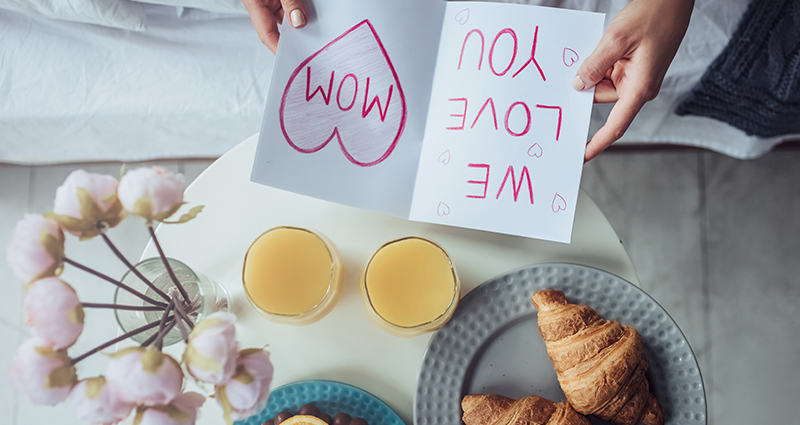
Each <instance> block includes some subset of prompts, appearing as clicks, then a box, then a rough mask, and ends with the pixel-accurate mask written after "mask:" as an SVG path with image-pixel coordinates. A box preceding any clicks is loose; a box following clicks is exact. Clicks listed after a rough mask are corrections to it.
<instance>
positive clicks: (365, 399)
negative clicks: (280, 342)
mask: <svg viewBox="0 0 800 425" xmlns="http://www.w3.org/2000/svg"><path fill="white" fill-rule="evenodd" d="M308 403H313V404H314V405H315V406H317V408H318V409H319V410H321V411H322V412H325V413H327V414H329V415H331V416H334V415H336V414H337V413H346V414H348V415H350V416H352V417H354V418H355V417H359V418H363V419H364V420H365V421H367V423H368V424H369V425H405V424H404V423H403V421H402V420H401V419H400V417H399V416H397V413H395V412H394V411H393V410H392V409H391V408H390V407H389V406H388V405H387V404H386V403H384V402H383V401H381V399H379V398H378V397H375V396H374V395H372V394H370V393H368V392H366V391H364V390H362V389H361V388H358V387H355V386H353V385H349V384H345V383H342V382H336V381H298V382H293V383H291V384H286V385H283V386H281V387H278V388H276V389H274V390H273V391H272V393H271V394H270V396H269V400H268V401H267V407H265V408H264V410H263V411H261V413H259V414H258V415H254V416H251V417H249V418H247V419H246V420H243V421H239V422H236V425H261V423H263V422H264V421H266V420H267V419H270V418H273V417H274V416H275V414H277V413H278V412H280V411H282V410H284V409H288V410H289V411H290V412H293V413H294V412H297V411H298V410H300V407H302V406H303V405H305V404H308Z"/></svg>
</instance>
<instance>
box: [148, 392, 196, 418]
mask: <svg viewBox="0 0 800 425" xmlns="http://www.w3.org/2000/svg"><path fill="white" fill-rule="evenodd" d="M205 401H206V399H205V397H203V396H202V395H200V394H198V393H183V394H181V395H179V396H177V397H175V398H174V399H173V400H172V401H171V402H170V403H169V404H166V405H158V406H139V407H137V408H136V416H135V417H134V419H133V425H194V423H195V421H197V410H198V409H199V408H200V406H202V405H203V403H204V402H205Z"/></svg>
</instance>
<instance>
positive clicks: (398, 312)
mask: <svg viewBox="0 0 800 425" xmlns="http://www.w3.org/2000/svg"><path fill="white" fill-rule="evenodd" d="M361 280H362V282H361V292H362V297H363V300H364V304H365V307H366V308H367V311H368V313H369V315H370V318H371V319H372V320H373V322H375V323H376V324H377V325H378V326H379V327H381V328H382V329H384V330H386V331H388V332H389V333H392V334H394V335H398V336H405V337H412V336H416V335H420V334H422V333H424V332H429V331H432V330H435V329H438V328H439V327H441V326H442V325H444V323H446V322H447V320H448V319H449V318H450V316H452V314H453V311H454V310H455V306H456V304H457V303H458V299H459V297H460V294H461V285H460V283H459V280H458V276H457V275H456V271H455V268H454V267H453V264H452V262H451V261H450V256H449V255H448V254H447V252H446V251H445V250H444V248H442V247H441V246H439V245H438V244H436V243H435V242H433V241H430V240H428V239H424V238H420V237H416V236H412V237H407V238H402V239H398V240H395V241H391V242H389V243H386V244H384V245H383V246H382V247H380V248H379V249H378V250H377V251H376V252H375V254H373V255H372V258H370V260H369V263H368V264H367V266H366V268H365V269H364V272H363V274H362V279H361Z"/></svg>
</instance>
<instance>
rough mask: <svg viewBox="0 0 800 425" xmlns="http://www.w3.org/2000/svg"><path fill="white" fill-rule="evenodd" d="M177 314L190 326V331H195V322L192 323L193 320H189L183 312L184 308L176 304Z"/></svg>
mask: <svg viewBox="0 0 800 425" xmlns="http://www.w3.org/2000/svg"><path fill="white" fill-rule="evenodd" d="M175 313H177V314H178V316H181V319H183V321H185V322H186V324H187V325H188V326H189V329H194V322H192V319H190V318H189V315H187V314H186V312H185V311H183V306H181V305H180V304H175Z"/></svg>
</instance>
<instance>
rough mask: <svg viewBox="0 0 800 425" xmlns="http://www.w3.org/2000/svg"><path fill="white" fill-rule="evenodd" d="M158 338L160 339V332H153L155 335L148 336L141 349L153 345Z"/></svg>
mask: <svg viewBox="0 0 800 425" xmlns="http://www.w3.org/2000/svg"><path fill="white" fill-rule="evenodd" d="M157 337H158V332H153V334H152V335H150V336H148V337H147V339H146V340H144V341H142V343H141V344H140V345H139V346H140V347H147V346H149V345H150V344H152V343H153V341H155V340H156V338H157Z"/></svg>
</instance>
